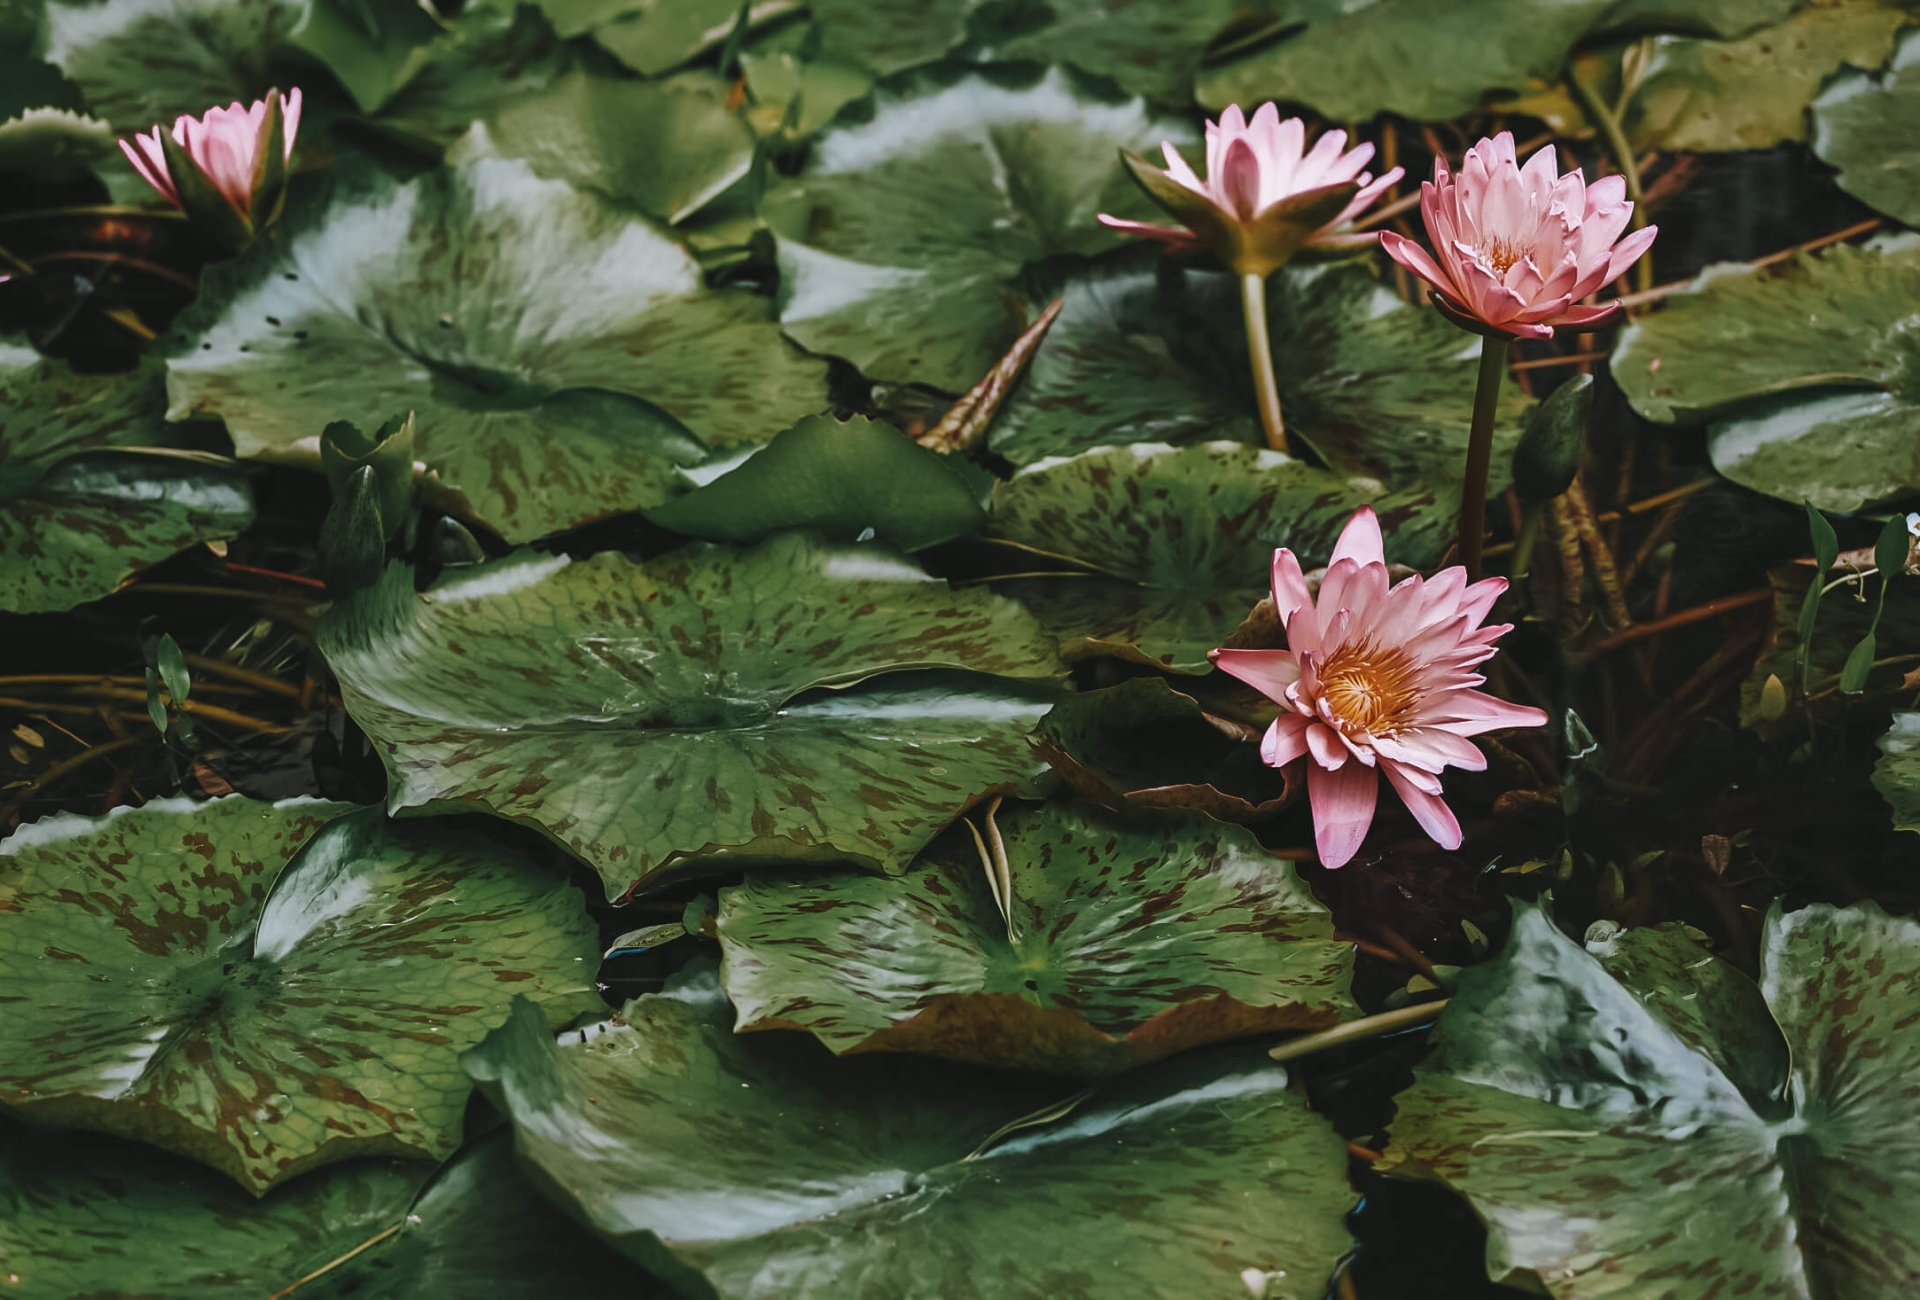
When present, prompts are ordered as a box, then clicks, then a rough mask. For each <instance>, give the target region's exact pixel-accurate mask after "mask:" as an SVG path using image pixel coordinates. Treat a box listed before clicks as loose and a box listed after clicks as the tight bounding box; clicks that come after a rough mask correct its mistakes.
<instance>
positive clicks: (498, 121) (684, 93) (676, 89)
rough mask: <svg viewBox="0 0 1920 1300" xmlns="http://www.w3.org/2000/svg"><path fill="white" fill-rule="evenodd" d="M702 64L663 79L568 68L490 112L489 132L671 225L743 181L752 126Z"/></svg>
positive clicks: (539, 169) (510, 151)
mask: <svg viewBox="0 0 1920 1300" xmlns="http://www.w3.org/2000/svg"><path fill="white" fill-rule="evenodd" d="M727 94H728V86H727V83H726V82H724V81H722V80H721V79H720V78H719V77H718V76H716V75H714V74H713V73H708V72H689V73H684V74H682V75H680V76H677V77H672V78H669V79H667V80H664V81H616V80H614V79H612V78H609V77H594V76H589V75H587V74H585V73H578V72H576V73H571V74H569V75H567V76H564V77H561V78H560V79H559V80H557V81H555V82H554V83H553V84H552V85H551V86H549V87H548V88H547V89H546V90H544V91H542V92H541V93H539V94H537V95H522V96H520V97H518V98H516V99H514V100H512V101H510V102H509V103H508V104H506V105H505V106H504V107H502V108H501V109H500V110H499V111H498V112H496V113H495V114H493V116H492V117H491V118H489V119H488V122H487V138H488V139H489V140H490V141H491V143H492V146H493V148H494V149H495V150H496V151H498V152H499V153H500V154H501V155H503V156H505V157H508V158H525V159H526V160H527V161H528V163H530V164H531V165H532V167H533V170H534V172H535V173H536V174H537V175H540V176H543V177H547V178H550V179H558V180H564V181H569V182H571V183H573V184H574V185H577V186H580V187H581V188H583V189H590V190H595V191H597V192H599V193H601V194H604V195H606V196H607V197H608V198H611V199H613V200H614V201H615V202H617V203H622V204H625V205H627V206H629V207H634V208H638V209H640V210H641V211H642V212H645V213H647V214H649V215H650V216H654V217H657V218H659V219H660V220H662V221H665V222H667V223H669V224H677V223H679V222H681V221H684V220H685V219H686V218H688V217H690V216H692V215H693V214H694V213H695V212H698V211H699V210H700V209H701V208H702V207H704V206H705V205H706V204H708V203H710V202H711V201H712V200H713V199H714V198H716V197H717V196H719V195H720V194H722V193H723V192H725V191H726V190H728V189H729V188H731V187H732V186H734V185H736V184H738V183H739V182H740V181H742V180H744V179H745V178H746V176H747V173H748V171H749V170H750V169H751V168H752V166H753V132H752V131H751V130H749V129H748V127H747V123H746V122H745V121H744V120H743V119H742V118H741V117H740V116H739V115H737V114H735V113H733V112H731V111H729V110H728V108H727Z"/></svg>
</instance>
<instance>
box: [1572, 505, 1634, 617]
mask: <svg viewBox="0 0 1920 1300" xmlns="http://www.w3.org/2000/svg"><path fill="white" fill-rule="evenodd" d="M1561 499H1562V500H1563V501H1565V502H1566V503H1567V518H1568V519H1569V520H1570V521H1571V522H1572V524H1573V527H1574V531H1575V532H1577V533H1579V535H1580V540H1581V542H1583V543H1584V544H1585V545H1586V548H1587V554H1588V556H1590V557H1591V558H1592V560H1593V580H1594V582H1596V583H1597V584H1599V587H1600V594H1601V596H1602V597H1604V598H1605V600H1606V602H1607V617H1608V618H1610V619H1612V620H1613V625H1614V627H1615V628H1625V627H1630V626H1632V624H1633V616H1632V614H1631V613H1629V612H1628V610H1627V597H1626V593H1625V592H1623V591H1622V590H1621V589H1620V575H1619V573H1618V572H1617V571H1616V570H1615V569H1614V565H1613V548H1612V547H1610V546H1608V545H1607V541H1606V539H1605V538H1604V537H1602V536H1601V535H1600V529H1599V526H1598V525H1597V524H1596V523H1595V522H1594V518H1593V503H1592V502H1591V501H1589V500H1588V499H1587V486H1586V483H1585V481H1584V480H1583V479H1582V478H1580V477H1575V479H1574V480H1573V486H1572V487H1571V488H1570V489H1568V491H1567V494H1566V495H1565V496H1564V497H1562V498H1561Z"/></svg>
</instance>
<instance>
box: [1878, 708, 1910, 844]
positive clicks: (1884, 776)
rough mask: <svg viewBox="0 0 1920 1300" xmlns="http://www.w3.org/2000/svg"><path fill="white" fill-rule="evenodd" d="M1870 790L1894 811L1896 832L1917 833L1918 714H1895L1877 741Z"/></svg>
mask: <svg viewBox="0 0 1920 1300" xmlns="http://www.w3.org/2000/svg"><path fill="white" fill-rule="evenodd" d="M1873 787H1874V789H1876V790H1878V791H1879V792H1880V794H1881V796H1882V797H1883V798H1885V799H1886V801H1887V804H1888V805H1889V806H1890V807H1891V808H1892V809H1893V826H1894V829H1895V830H1902V831H1920V713H1896V714H1894V715H1893V725H1892V726H1890V727H1888V728H1887V732H1886V734H1885V735H1883V736H1881V737H1880V761H1879V762H1877V763H1875V764H1874V765H1873Z"/></svg>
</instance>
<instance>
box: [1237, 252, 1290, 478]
mask: <svg viewBox="0 0 1920 1300" xmlns="http://www.w3.org/2000/svg"><path fill="white" fill-rule="evenodd" d="M1240 301H1241V304H1242V305H1243V306H1244V307H1245V309H1246V316H1247V360H1248V361H1250V362H1251V363H1252V364H1253V388H1254V392H1255V394H1256V395H1257V396H1258V397H1259V399H1260V427H1261V428H1262V429H1264V430H1265V431H1266V434H1267V446H1269V447H1271V448H1273V449H1274V450H1275V451H1285V450H1286V449H1287V425H1286V421H1284V420H1282V419H1281V418H1280V382H1279V380H1277V379H1275V378H1274V374H1273V347H1272V345H1271V344H1270V343H1268V342H1267V277H1266V276H1264V275H1243V276H1241V277H1240Z"/></svg>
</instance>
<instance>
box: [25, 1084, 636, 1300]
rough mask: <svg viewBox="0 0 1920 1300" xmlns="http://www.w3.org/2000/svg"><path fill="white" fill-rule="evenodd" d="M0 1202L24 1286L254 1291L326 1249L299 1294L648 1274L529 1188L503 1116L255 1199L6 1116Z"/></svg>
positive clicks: (172, 1165)
mask: <svg viewBox="0 0 1920 1300" xmlns="http://www.w3.org/2000/svg"><path fill="white" fill-rule="evenodd" d="M3 1122H4V1121H0V1123H3ZM423 1184H424V1185H425V1187H424V1190H422V1185H423ZM0 1209H3V1210H4V1211H5V1213H4V1215H0V1260H4V1261H5V1264H6V1268H7V1272H8V1273H9V1274H10V1275H11V1276H13V1277H15V1278H17V1279H18V1280H17V1281H14V1282H12V1283H11V1286H12V1288H13V1294H15V1295H17V1296H21V1297H23V1300H66V1298H67V1297H72V1296H80V1295H84V1296H88V1297H90V1298H91V1300H260V1297H261V1296H263V1295H268V1294H272V1293H277V1292H279V1291H281V1290H282V1289H284V1288H286V1287H288V1286H290V1285H292V1284H293V1283H295V1282H298V1281H299V1280H300V1279H302V1278H306V1277H308V1276H309V1275H310V1274H314V1273H317V1272H319V1271H320V1270H322V1269H323V1268H325V1267H326V1266H327V1265H330V1264H331V1265H334V1267H333V1268H331V1269H328V1270H327V1271H326V1272H325V1273H324V1274H322V1275H321V1276H319V1277H315V1278H314V1279H313V1280H312V1281H309V1282H307V1283H306V1284H305V1285H304V1286H302V1287H301V1288H300V1291H299V1294H300V1295H302V1296H303V1297H304V1296H308V1295H311V1296H313V1297H315V1298H316V1300H327V1298H329V1297H335V1296H348V1295H352V1296H357V1297H360V1298H361V1300H388V1298H389V1297H391V1298H392V1300H401V1298H402V1297H405V1298H406V1300H471V1298H472V1297H474V1296H477V1295H486V1296H488V1297H490V1298H491V1300H547V1297H549V1296H551V1295H552V1294H553V1288H555V1287H556V1286H563V1287H565V1288H566V1289H567V1293H568V1294H569V1295H578V1296H582V1297H583V1298H590V1300H603V1298H605V1300H611V1298H612V1297H614V1296H633V1295H635V1294H636V1290H635V1288H636V1284H639V1285H644V1281H645V1279H643V1278H641V1277H640V1276H639V1275H638V1274H637V1272H636V1270H635V1269H634V1267H633V1265H631V1264H630V1263H628V1262H627V1261H626V1260H624V1259H622V1258H621V1257H620V1256H618V1255H615V1254H613V1253H612V1252H611V1251H609V1250H607V1248H606V1247H605V1246H602V1245H601V1244H600V1243H599V1242H597V1241H595V1240H593V1238H591V1237H590V1236H588V1235H587V1234H586V1233H585V1232H584V1231H582V1230H581V1229H580V1228H579V1227H577V1226H575V1225H574V1224H572V1223H569V1222H568V1221H567V1220H566V1219H565V1218H563V1217H562V1216H561V1215H560V1213H559V1212H558V1211H557V1210H554V1209H553V1208H552V1207H551V1206H549V1205H548V1204H547V1203H546V1202H545V1201H543V1200H541V1199H540V1198H539V1197H538V1196H537V1195H536V1194H535V1193H534V1191H533V1188H532V1187H531V1186H529V1185H528V1183H527V1181H526V1179H525V1178H524V1177H522V1175H521V1174H520V1172H519V1170H518V1168H517V1167H516V1165H515V1163H514V1158H513V1141H512V1135H511V1133H510V1132H509V1131H508V1130H506V1129H499V1130H496V1131H495V1133H493V1134H492V1135H490V1136H488V1137H485V1138H482V1139H480V1140H479V1141H477V1142H475V1143H472V1144H470V1145H469V1146H467V1147H465V1148H463V1149H462V1150H461V1151H460V1153H459V1154H458V1155H456V1156H454V1157H453V1159H452V1160H450V1161H448V1162H447V1164H446V1165H445V1166H443V1167H442V1168H441V1169H440V1170H439V1171H438V1172H435V1171H434V1168H433V1166H432V1165H429V1164H425V1163H422V1162H420V1161H392V1160H354V1161H348V1162H345V1163H342V1164H338V1165H333V1166H330V1167H329V1168H327V1169H324V1170H319V1171H317V1172H315V1173H312V1174H309V1175H307V1176H305V1177H303V1178H299V1179H296V1180H295V1181H294V1182H292V1183H290V1184H288V1185H287V1186H285V1187H282V1188H279V1189H277V1190H276V1191H275V1192H274V1193H273V1194H272V1195H271V1196H269V1197H267V1198H266V1199H265V1200H260V1201H256V1200H255V1199H254V1198H253V1197H251V1196H249V1195H248V1194H247V1193H245V1192H243V1191H241V1190H240V1189H239V1188H237V1187H235V1186H234V1185H233V1184H232V1183H231V1182H229V1181H228V1180H227V1179H225V1178H222V1177H220V1176H219V1175H217V1174H213V1173H210V1172H208V1171H206V1170H204V1169H201V1168H200V1167H199V1166H197V1165H193V1164H190V1163H188V1162H185V1161H182V1160H180V1159H178V1158H177V1157H173V1156H168V1155H165V1154H163V1153H161V1152H158V1151H155V1150H153V1149H152V1148H151V1147H146V1146H140V1145H137V1144H134V1143H130V1142H124V1141H121V1140H120V1139H118V1138H108V1137H97V1136H93V1135H76V1134H71V1133H58V1134H56V1133H46V1132H37V1131H35V1130H32V1129H26V1128H20V1127H17V1126H13V1125H7V1126H6V1127H5V1128H0ZM393 1229H398V1231H397V1232H393V1234H392V1235H391V1236H386V1237H385V1239H384V1240H380V1241H375V1238H377V1237H380V1236H381V1235H382V1234H385V1233H387V1232H388V1231H389V1230H393ZM363 1246H365V1247H367V1249H365V1250H363V1251H360V1253H358V1254H355V1255H353V1257H352V1258H351V1259H347V1260H345V1261H341V1256H343V1255H346V1254H348V1252H350V1251H354V1250H355V1249H356V1248H359V1247H363ZM639 1294H642V1295H644V1294H646V1293H645V1292H644V1291H641V1292H640V1293H639ZM660 1294H662V1295H664V1294H665V1293H664V1292H660Z"/></svg>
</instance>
